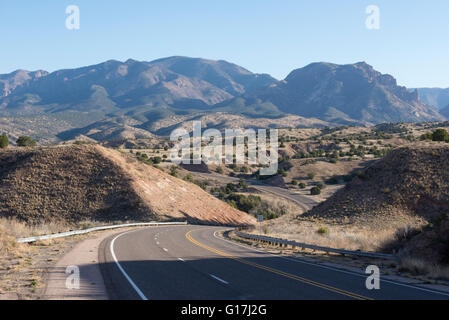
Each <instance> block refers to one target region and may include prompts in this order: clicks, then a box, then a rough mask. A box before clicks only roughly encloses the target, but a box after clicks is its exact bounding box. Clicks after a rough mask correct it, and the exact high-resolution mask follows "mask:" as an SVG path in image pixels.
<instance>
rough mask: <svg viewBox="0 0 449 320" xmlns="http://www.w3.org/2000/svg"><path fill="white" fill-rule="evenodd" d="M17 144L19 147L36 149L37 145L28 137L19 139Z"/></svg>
mask: <svg viewBox="0 0 449 320" xmlns="http://www.w3.org/2000/svg"><path fill="white" fill-rule="evenodd" d="M16 144H17V146H19V147H34V146H36V144H37V143H36V140H33V139H31V138H30V137H28V136H21V137H19V139H17V141H16Z"/></svg>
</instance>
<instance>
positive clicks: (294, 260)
mask: <svg viewBox="0 0 449 320" xmlns="http://www.w3.org/2000/svg"><path fill="white" fill-rule="evenodd" d="M217 232H218V231H215V232H214V237H215V238H217V239H219V240H222V241H226V242H229V243H232V244H234V245H236V246H239V247H242V248H247V249H251V250H253V251H257V252H260V253H264V254H268V255H271V256H275V257H278V258H281V259H285V260H288V261H293V262H297V263H303V264H307V265H311V266H316V267H320V268H324V269H329V270H334V271H338V272H341V273H346V274H352V275H355V276H359V277H362V278H365V277H366V275H365V274H361V273H357V272H352V271H346V270H340V269H338V268H333V267H329V266H323V265H320V264H317V263H312V262H306V261H302V260H300V259H296V258H288V257H284V256H280V255H277V254H274V253H271V252H266V251H261V250H257V249H254V248H252V247H250V246H245V245H241V244H238V243H235V242H234V241H230V240H227V239H224V238H221V237H218V236H217ZM380 281H381V282H386V283H391V284H395V285H398V286H403V287H407V288H412V289H417V290H421V291H425V292H431V293H436V294H441V295H444V296H449V293H445V292H442V291H436V290H432V289H427V288H422V287H418V286H412V285H408V284H405V283H401V282H396V281H392V280H385V279H381V280H380Z"/></svg>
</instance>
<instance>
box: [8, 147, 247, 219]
mask: <svg viewBox="0 0 449 320" xmlns="http://www.w3.org/2000/svg"><path fill="white" fill-rule="evenodd" d="M0 217H7V218H17V219H19V220H22V221H27V222H29V223H41V222H49V221H64V222H73V223H75V222H79V221H83V220H96V221H185V220H188V221H190V222H196V223H203V224H225V225H243V224H251V223H252V222H253V221H254V219H253V218H252V217H250V216H249V215H247V214H246V213H243V212H240V211H238V210H236V209H234V208H232V207H230V206H228V205H227V204H226V203H224V202H222V201H220V200H218V199H216V198H214V197H213V196H211V195H209V194H208V193H206V192H204V191H203V190H202V189H201V188H199V187H198V186H196V185H194V184H191V183H188V182H185V181H182V180H180V179H177V178H175V177H172V176H170V175H169V174H166V173H164V172H162V171H161V170H159V169H157V168H154V167H151V166H148V165H146V164H143V163H140V162H138V161H137V160H135V159H132V158H130V157H128V156H125V155H123V154H121V153H119V152H117V151H114V150H110V149H106V148H103V147H100V146H94V145H82V146H64V147H52V148H50V147H49V148H32V149H11V148H10V149H8V150H3V151H1V152H0Z"/></svg>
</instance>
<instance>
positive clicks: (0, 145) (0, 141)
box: [0, 134, 9, 149]
mask: <svg viewBox="0 0 449 320" xmlns="http://www.w3.org/2000/svg"><path fill="white" fill-rule="evenodd" d="M8 145H9V139H8V136H7V135H6V134H2V135H1V136H0V149H5V148H7V147H8Z"/></svg>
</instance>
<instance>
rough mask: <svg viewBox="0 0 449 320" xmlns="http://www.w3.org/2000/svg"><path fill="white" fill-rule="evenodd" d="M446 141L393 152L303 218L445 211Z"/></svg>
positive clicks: (448, 180) (380, 217)
mask: <svg viewBox="0 0 449 320" xmlns="http://www.w3.org/2000/svg"><path fill="white" fill-rule="evenodd" d="M448 162H449V144H447V143H435V144H434V143H427V144H423V145H421V146H414V145H409V146H405V147H401V148H398V149H395V150H393V151H392V152H391V153H389V154H388V155H387V156H386V157H385V158H383V159H382V160H379V161H377V162H375V163H374V164H373V165H371V166H370V167H368V168H367V169H366V170H365V171H363V172H359V174H358V176H357V177H356V178H354V180H353V181H352V182H350V183H349V184H348V185H346V187H345V188H344V189H342V190H340V191H338V192H337V193H336V194H335V195H333V196H332V197H331V198H329V199H328V200H327V201H325V202H323V203H322V204H320V205H318V206H317V207H315V208H314V209H312V210H311V211H310V212H308V213H306V214H305V216H306V217H307V216H309V217H312V216H313V217H323V218H327V219H335V220H336V221H347V222H363V221H375V222H376V223H378V224H379V225H383V224H388V223H391V222H392V221H396V220H401V219H423V220H425V221H432V220H433V219H435V218H438V217H439V216H440V215H441V214H443V213H447V212H448V210H449V171H448V170H447V163H448Z"/></svg>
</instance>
